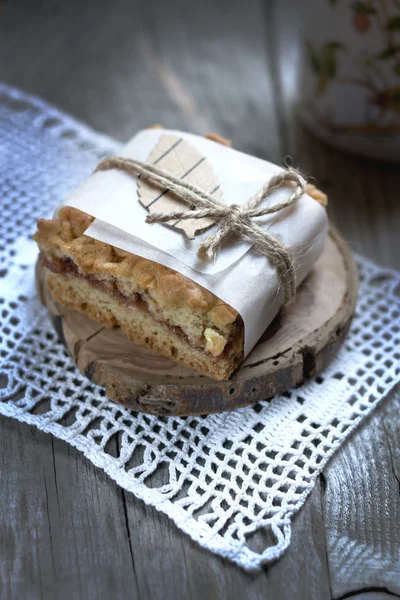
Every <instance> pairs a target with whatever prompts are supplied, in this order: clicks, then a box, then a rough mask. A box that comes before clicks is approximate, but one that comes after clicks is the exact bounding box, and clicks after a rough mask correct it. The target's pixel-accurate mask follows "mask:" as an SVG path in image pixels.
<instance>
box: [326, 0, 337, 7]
mask: <svg viewBox="0 0 400 600" xmlns="http://www.w3.org/2000/svg"><path fill="white" fill-rule="evenodd" d="M328 1H329V2H330V3H331V4H332V6H335V5H336V4H337V0H328Z"/></svg>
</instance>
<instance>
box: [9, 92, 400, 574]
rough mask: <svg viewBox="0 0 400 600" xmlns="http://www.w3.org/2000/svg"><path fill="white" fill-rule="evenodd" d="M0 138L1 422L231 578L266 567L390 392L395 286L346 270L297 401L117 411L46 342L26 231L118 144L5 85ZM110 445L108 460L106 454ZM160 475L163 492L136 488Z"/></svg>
mask: <svg viewBox="0 0 400 600" xmlns="http://www.w3.org/2000/svg"><path fill="white" fill-rule="evenodd" d="M0 133H1V142H0V143H1V146H2V148H1V153H0V164H1V178H0V187H1V196H0V197H1V204H2V219H1V221H0V227H1V235H0V244H1V246H0V256H1V264H0V303H1V304H0V312H1V345H0V348H1V359H0V412H1V413H2V414H3V415H7V416H10V417H14V418H16V419H19V420H20V421H25V422H27V423H31V424H32V425H35V426H36V427H38V428H39V429H41V430H43V431H47V432H49V433H52V434H53V435H55V436H57V437H58V438H62V439H63V440H65V441H66V442H68V443H69V444H72V445H73V446H75V447H76V448H78V449H79V450H81V451H82V452H83V453H84V454H85V456H87V457H88V458H89V460H91V461H92V462H93V463H94V464H95V465H97V466H98V467H101V468H102V469H103V470H104V471H105V472H106V473H108V474H109V475H110V477H112V478H113V479H114V480H115V481H116V482H117V483H118V485H120V486H122V487H123V488H125V489H126V490H128V491H130V492H132V493H134V494H135V496H137V497H138V498H141V499H142V500H144V501H145V502H147V503H148V504H151V505H153V506H155V507H156V508H157V509H159V510H160V511H163V512H164V513H166V514H167V515H168V516H169V517H170V518H171V519H173V521H174V522H175V523H176V525H177V526H178V527H180V528H181V529H182V530H183V531H185V532H186V533H187V534H188V535H190V536H191V537H192V538H193V539H194V540H196V541H197V542H198V543H199V544H201V545H202V546H204V547H205V548H208V549H209V550H211V551H212V552H215V553H217V554H220V555H222V556H225V557H227V558H229V559H230V560H232V561H234V562H235V563H236V564H237V565H239V566H240V567H242V568H244V569H247V570H256V569H258V568H260V566H261V565H262V564H263V563H266V562H268V561H271V560H273V559H276V558H277V557H279V556H280V555H281V554H282V553H283V552H284V550H285V548H287V546H288V544H289V542H290V529H291V519H292V517H293V515H294V513H295V512H297V511H298V510H299V509H300V507H301V506H302V504H303V503H304V502H305V500H306V497H307V495H308V494H309V493H310V491H311V489H312V487H313V485H314V481H315V479H316V477H317V476H318V474H319V473H320V471H321V470H322V468H323V467H324V465H325V464H326V462H327V460H328V459H329V457H330V456H331V455H332V453H333V452H334V451H335V449H336V448H338V446H339V445H340V444H341V443H342V442H343V440H344V439H345V438H346V437H347V436H348V435H349V433H350V432H351V431H352V430H353V429H354V428H355V427H356V426H357V425H358V423H359V422H360V421H361V419H362V418H363V417H365V416H366V415H367V414H368V413H369V412H370V411H371V410H372V409H373V408H374V407H375V406H376V405H377V403H378V402H379V400H380V399H381V398H383V397H384V396H385V395H386V394H387V393H388V391H389V390H390V388H392V387H393V386H394V384H395V383H396V382H397V381H398V380H399V364H400V354H399V352H400V350H399V347H400V333H399V318H400V301H399V297H398V296H397V295H396V294H395V293H394V292H395V287H396V286H399V284H400V275H399V274H398V273H396V272H394V271H390V270H387V269H381V268H379V267H377V266H375V265H373V264H371V263H370V262H367V261H366V260H365V259H363V258H360V257H359V258H358V267H359V274H360V292H359V301H358V305H357V312H356V315H355V317H354V320H353V323H352V326H351V331H350V333H349V335H348V337H347V339H346V342H345V344H344V346H343V348H342V349H341V351H340V353H339V355H338V357H337V358H336V360H335V361H334V362H333V364H331V366H330V367H329V368H328V369H326V370H325V372H324V373H323V374H322V375H319V376H318V377H316V378H314V379H313V380H311V381H309V382H307V383H305V384H304V385H302V386H301V387H299V388H298V389H295V390H292V391H290V392H287V393H285V394H283V395H282V396H279V397H275V398H273V399H272V400H269V401H263V402H258V403H257V404H255V405H254V406H251V407H247V408H243V409H239V410H236V411H234V412H230V413H222V414H216V415H210V416H204V417H187V418H181V417H174V418H172V417H170V418H158V417H154V416H148V415H143V414H136V413H133V412H130V411H129V410H125V409H124V408H121V407H120V406H117V405H115V404H113V403H112V402H110V401H108V400H107V398H105V395H104V392H103V390H102V389H100V388H99V387H96V386H95V385H93V384H91V383H90V382H89V381H88V380H86V379H85V378H84V377H83V376H81V375H80V373H79V372H78V370H77V369H76V368H75V366H74V364H73V362H72V361H71V359H70V357H69V356H67V354H66V352H65V350H64V348H63V346H62V345H61V344H60V343H59V342H58V340H57V336H56V335H55V333H54V331H53V329H52V327H51V325H50V322H49V319H48V318H47V315H46V311H45V310H44V309H43V308H41V306H40V305H39V302H38V300H37V299H36V294H35V289H34V273H33V267H34V263H35V260H36V254H37V251H36V247H35V244H34V242H33V241H32V239H31V235H32V233H33V231H34V227H35V221H36V219H37V218H38V217H41V216H46V215H50V214H51V212H52V209H53V208H54V207H55V206H56V205H57V204H58V203H59V202H60V201H61V199H62V198H63V197H64V196H65V195H66V194H67V193H68V192H69V191H70V190H71V189H72V188H73V187H74V186H76V184H77V183H78V182H80V181H81V180H82V179H84V178H85V177H86V176H87V175H88V174H89V173H90V172H91V171H92V170H93V168H94V167H95V165H96V164H97V163H98V162H99V160H100V159H101V158H103V157H104V156H105V155H107V154H110V153H112V152H114V151H115V150H116V148H117V147H118V146H117V144H116V143H115V142H113V141H112V140H110V139H108V138H106V137H104V136H101V135H98V134H95V133H94V132H92V131H90V130H89V129H88V128H87V127H85V126H83V125H81V124H80V123H77V122H76V121H74V120H73V119H71V118H69V117H67V116H66V115H64V114H61V113H60V112H58V111H57V110H55V109H53V108H51V107H50V106H48V105H46V104H44V103H42V102H41V101H39V100H37V99H34V98H31V97H29V96H26V95H24V94H21V93H20V92H17V91H16V90H11V89H9V88H7V87H5V86H0ZM66 416H68V419H66V418H65V417H66ZM66 423H69V424H68V425H67V424H66ZM114 436H115V437H118V441H119V442H118V448H119V455H118V456H117V457H115V456H111V455H110V454H109V453H107V442H108V441H109V440H110V438H113V437H114ZM159 469H162V471H163V473H164V480H165V474H167V475H168V477H167V483H164V484H163V485H162V486H161V487H159V488H154V487H151V488H150V487H148V486H147V485H146V481H147V480H148V477H149V475H150V474H152V473H154V472H156V471H157V470H159ZM261 528H264V529H269V531H270V533H271V534H272V535H269V536H268V538H267V539H271V540H272V541H271V542H270V545H269V546H268V547H266V548H264V549H263V550H262V551H261V552H257V551H256V550H254V549H252V541H254V540H253V537H254V534H255V532H256V531H257V530H259V529H261ZM266 543H267V542H266Z"/></svg>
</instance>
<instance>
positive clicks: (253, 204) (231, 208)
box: [96, 156, 306, 304]
mask: <svg viewBox="0 0 400 600" xmlns="http://www.w3.org/2000/svg"><path fill="white" fill-rule="evenodd" d="M109 169H119V170H122V171H125V172H126V173H128V174H130V175H134V176H139V177H141V178H142V179H148V180H149V181H151V182H152V183H154V184H156V185H158V186H160V187H163V188H166V189H169V190H171V192H173V193H174V194H175V195H176V196H178V197H179V199H180V200H182V201H183V202H184V203H185V204H187V205H189V210H182V211H174V212H170V213H167V214H163V213H151V214H148V215H147V217H146V222H147V223H169V222H170V221H176V220H184V219H204V218H209V219H212V220H213V221H215V223H216V224H217V230H216V231H215V232H214V233H212V234H211V235H209V236H208V238H207V239H205V240H204V241H203V242H202V243H201V244H200V247H199V250H198V252H197V255H198V257H199V258H201V259H202V260H211V259H212V258H214V257H215V255H216V253H217V251H218V249H219V248H220V247H221V245H222V243H223V241H224V240H225V239H226V238H227V237H228V236H231V235H237V236H238V237H239V238H242V239H247V240H249V241H250V242H251V243H252V244H253V248H254V249H255V250H256V251H257V252H259V253H260V254H263V255H264V256H266V257H267V258H268V259H269V261H270V263H271V264H272V265H273V266H274V267H275V268H276V269H277V272H278V275H279V279H280V283H281V285H282V288H283V290H284V296H285V299H284V302H285V304H290V303H291V302H292V301H293V300H294V298H295V295H296V273H295V269H294V264H293V261H292V258H291V256H290V253H289V251H288V250H287V248H286V247H285V246H284V245H283V244H282V243H281V242H280V241H279V240H277V239H276V238H274V237H273V236H272V235H270V234H269V233H267V232H266V231H264V230H263V229H261V227H259V225H258V224H257V223H256V222H255V221H254V219H255V218H257V217H263V216H265V215H269V214H272V213H276V212H279V211H281V210H283V209H284V208H287V207H288V206H291V205H292V204H294V203H295V202H296V201H297V200H298V199H299V198H300V197H301V196H302V195H303V194H304V193H305V186H306V183H305V181H304V180H303V178H302V177H301V176H300V175H299V174H298V173H297V172H296V171H295V170H294V169H291V168H289V169H287V170H286V171H282V172H281V173H278V174H277V175H274V176H273V177H272V178H271V179H270V180H269V181H268V182H267V183H266V184H264V185H263V186H262V188H261V189H260V190H259V191H258V192H257V193H256V194H255V195H254V196H253V197H252V198H250V200H248V201H247V202H246V203H245V204H243V205H239V204H231V205H225V204H223V203H222V202H221V201H220V200H219V199H217V198H215V197H214V196H212V195H211V194H208V193H207V192H205V191H204V190H201V189H200V188H198V187H197V186H194V185H192V184H191V183H188V182H187V181H184V180H182V179H178V178H177V177H175V176H174V175H172V174H171V173H168V172H166V171H164V170H163V169H160V168H159V167H157V166H155V165H154V164H151V163H148V162H141V161H138V160H133V159H130V158H122V157H119V156H116V157H111V158H106V159H105V160H103V161H102V162H101V163H100V164H99V165H98V167H97V169H96V171H107V170H109ZM286 186H288V187H291V188H292V192H291V194H290V196H289V198H288V199H287V200H285V201H283V202H280V203H278V204H274V205H273V206H266V207H261V206H260V205H261V203H262V202H263V200H265V198H267V197H268V196H270V195H271V194H272V193H273V192H274V191H276V190H277V189H279V188H281V187H286ZM293 188H294V189H293Z"/></svg>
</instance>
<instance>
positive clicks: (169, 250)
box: [63, 129, 328, 355]
mask: <svg viewBox="0 0 400 600" xmlns="http://www.w3.org/2000/svg"><path fill="white" fill-rule="evenodd" d="M165 134H174V135H177V136H180V137H181V138H183V139H185V140H187V141H189V143H190V144H191V145H192V146H194V147H195V148H196V149H197V150H198V151H199V152H200V153H201V154H202V155H204V156H205V158H206V160H207V161H209V162H210V164H211V165H212V167H213V170H214V172H215V173H216V176H217V179H218V181H219V183H220V186H221V188H222V191H223V196H222V197H223V200H224V201H225V202H226V203H227V204H244V203H245V202H246V201H247V200H248V199H249V198H250V197H251V196H253V195H254V194H255V193H256V192H257V191H258V190H259V189H260V187H261V186H262V185H263V184H264V183H265V182H266V181H268V180H269V179H270V178H271V177H272V176H273V175H274V174H275V173H277V172H279V171H281V170H282V169H281V168H280V167H277V166H276V165H273V164H272V163H269V162H266V161H263V160H260V159H258V158H254V157H252V156H249V155H247V154H243V153H241V152H237V151H236V150H232V149H231V148H228V147H226V146H223V145H221V144H218V143H216V142H213V141H211V140H208V139H205V138H202V137H198V136H195V135H191V134H188V133H184V132H180V131H170V130H164V129H148V130H144V131H141V132H140V133H139V134H137V135H136V136H135V137H134V138H133V139H132V140H131V141H130V142H129V143H128V144H127V145H126V146H125V147H124V148H123V149H122V151H121V152H120V156H124V157H128V158H135V159H137V160H141V161H146V160H147V159H148V156H149V154H150V153H151V151H152V149H153V148H154V146H155V145H156V144H157V143H158V141H159V139H160V137H161V136H162V135H165ZM289 193H290V192H289V190H288V189H285V188H282V189H280V190H277V191H276V192H274V193H273V194H271V196H269V197H268V199H267V200H266V202H267V203H268V204H271V205H273V204H276V203H278V202H281V201H282V200H284V199H286V198H287V197H288V194H289ZM63 204H65V205H68V206H72V207H75V208H78V209H80V210H82V211H84V212H86V213H88V214H90V215H92V216H94V217H95V221H94V222H93V223H92V225H91V226H90V227H89V229H88V230H87V231H86V234H87V235H89V236H90V237H93V238H95V239H97V240H100V241H102V242H106V243H108V244H112V245H113V246H116V247H118V248H121V249H123V250H126V251H128V252H132V253H133V254H137V255H139V256H142V257H144V258H147V259H150V260H153V261H156V262H158V263H161V264H163V265H165V266H167V267H170V268H172V269H174V270H176V271H179V272H180V273H182V274H183V275H185V276H187V277H189V278H190V279H192V280H193V281H196V282H197V283H199V284H200V285H202V286H203V287H204V288H206V289H208V290H210V291H211V292H212V293H213V294H215V295H216V296H218V297H219V298H221V299H222V300H224V302H226V303H227V304H229V305H231V306H232V307H233V308H235V309H236V310H237V311H238V312H239V313H240V315H241V316H242V318H243V321H244V326H245V347H244V351H245V355H247V354H248V353H249V352H250V350H251V349H252V348H253V346H254V345H255V344H256V342H257V341H258V339H259V338H260V336H261V335H262V333H263V332H264V330H265V329H266V327H267V326H268V325H269V323H270V322H271V321H272V319H273V318H274V317H275V315H276V314H277V312H278V311H279V308H280V306H281V305H282V301H283V292H282V290H281V288H280V285H279V280H278V276H277V273H276V270H275V268H273V267H272V266H271V265H270V264H269V261H268V260H267V259H266V258H265V257H264V256H261V255H258V254H256V253H255V252H252V251H251V244H250V243H248V242H243V241H240V240H237V239H236V240H233V242H232V243H231V244H230V245H228V244H226V245H224V246H223V248H222V249H221V251H220V252H219V254H218V257H217V259H216V260H214V261H213V262H210V263H206V262H201V261H199V259H198V258H197V256H196V253H197V250H198V247H199V245H200V243H201V240H202V239H203V238H204V237H207V236H208V235H209V234H210V233H211V232H212V231H213V229H211V230H208V231H207V232H205V233H203V234H200V235H198V236H196V238H195V239H194V240H187V239H185V238H184V236H183V235H182V233H181V232H179V231H176V230H173V229H171V228H168V227H165V226H164V225H160V224H155V225H150V224H147V223H146V222H145V219H146V215H147V210H146V209H145V208H144V207H143V206H142V205H141V204H140V203H139V201H138V193H137V182H136V179H135V178H134V177H132V176H130V175H127V174H126V173H124V172H121V171H118V170H110V171H99V172H97V173H94V174H93V175H92V176H91V177H90V178H89V179H88V180H87V181H85V182H84V183H83V184H82V185H81V186H80V187H79V188H77V189H76V190H75V191H74V192H73V193H72V194H71V195H70V196H69V197H68V198H67V199H66V200H65V201H64V203H63ZM257 224H258V225H260V226H262V228H263V229H265V230H267V231H268V232H269V233H270V234H271V235H273V236H274V237H276V238H278V239H279V240H280V241H281V242H282V243H283V244H284V245H285V246H286V247H287V248H288V249H289V251H290V253H291V255H292V257H293V260H294V264H295V269H296V277H297V284H299V283H301V281H302V280H303V279H304V278H305V276H306V275H307V274H308V273H309V271H310V270H311V268H312V266H313V264H314V263H315V262H316V260H317V259H318V257H319V256H320V254H321V252H322V250H323V247H324V243H325V239H326V233H327V229H328V220H327V216H326V211H325V209H324V208H323V207H322V206H320V205H319V204H318V203H317V202H316V201H315V200H313V199H312V198H310V197H309V196H307V195H303V196H302V197H301V198H300V199H299V200H298V201H297V202H296V203H295V204H294V205H293V206H291V207H289V208H286V209H284V210H282V211H280V212H279V213H274V214H272V215H268V216H266V217H262V218H258V219H257ZM249 250H250V251H249Z"/></svg>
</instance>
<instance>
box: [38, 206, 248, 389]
mask: <svg viewBox="0 0 400 600" xmlns="http://www.w3.org/2000/svg"><path fill="white" fill-rule="evenodd" d="M92 221H93V218H92V217H90V216H89V215H87V214H85V213H83V212H81V211H79V210H77V209H74V208H70V207H63V208H61V210H60V211H59V213H58V217H57V218H55V219H51V220H45V219H40V220H39V222H38V230H37V232H36V234H35V240H36V242H37V244H38V246H39V248H40V261H41V264H42V267H43V268H44V269H45V273H46V279H45V282H46V286H47V288H48V289H49V291H50V293H51V294H52V296H53V298H54V299H55V300H56V301H57V302H58V303H59V304H62V305H64V306H67V307H69V308H72V309H73V310H77V311H79V312H82V313H84V314H86V315H87V316H88V317H89V318H90V319H93V320H95V321H97V322H99V323H101V324H102V325H105V326H106V327H116V326H118V327H120V328H121V330H122V331H123V332H124V334H125V335H126V336H127V337H128V338H130V339H132V340H134V341H136V342H138V343H140V344H145V345H146V346H148V347H149V348H152V349H153V350H156V351H157V352H159V353H161V354H163V355H164V356H168V357H170V358H172V359H174V360H175V361H177V362H179V363H180V364H182V365H185V366H187V367H191V368H193V369H195V370H197V371H199V372H200V373H201V374H202V375H208V376H210V377H213V378H215V379H227V378H228V377H229V376H230V374H231V373H232V372H233V371H234V370H235V369H236V367H237V366H238V365H239V363H240V362H241V360H242V359H243V342H244V326H243V321H242V319H241V317H240V315H239V314H238V313H237V311H235V310H234V309H233V308H232V307H230V306H229V305H227V304H225V303H224V302H223V301H222V300H220V299H219V298H217V297H216V296H214V294H212V293H211V292H209V291H208V290H205V289H204V288H203V287H201V286H200V285H198V284H197V283H195V282H193V281H191V280H190V279H188V278H187V277H184V276H183V275H181V274H180V273H177V272H175V271H173V270H172V269H169V268H168V267H164V266H163V265H160V264H158V263H155V262H153V261H150V260H147V259H145V258H141V257H139V256H135V255H133V254H130V253H129V252H126V251H124V250H120V249H119V248H115V247H114V246H110V245H109V244H105V243H103V242H99V241H97V240H94V239H93V238H90V237H88V236H86V235H85V231H86V229H87V228H88V227H89V225H90V224H91V223H92Z"/></svg>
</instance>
